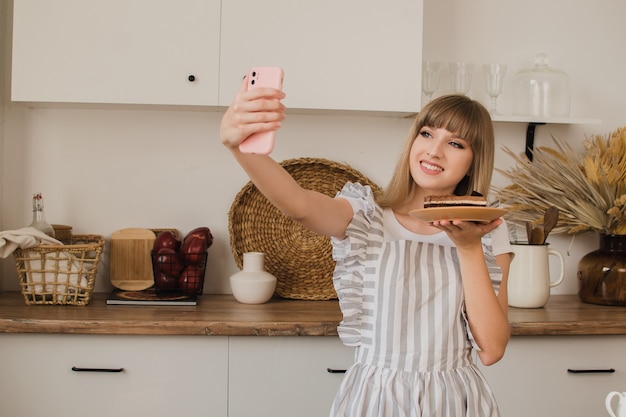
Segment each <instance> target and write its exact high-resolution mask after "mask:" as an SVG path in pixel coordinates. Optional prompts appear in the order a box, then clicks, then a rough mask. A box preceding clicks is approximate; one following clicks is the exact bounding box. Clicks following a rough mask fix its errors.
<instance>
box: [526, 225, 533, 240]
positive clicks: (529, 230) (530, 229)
mask: <svg viewBox="0 0 626 417" xmlns="http://www.w3.org/2000/svg"><path fill="white" fill-rule="evenodd" d="M526 237H527V238H528V244H529V245H532V244H533V224H532V223H531V222H526Z"/></svg>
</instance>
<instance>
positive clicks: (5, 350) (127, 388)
mask: <svg viewBox="0 0 626 417" xmlns="http://www.w3.org/2000/svg"><path fill="white" fill-rule="evenodd" d="M0 352H1V355H0V369H2V372H1V373H0V380H1V381H2V389H0V415H2V416H11V417H33V416H64V417H74V416H76V417H79V416H80V417H83V416H87V415H88V416H90V417H100V416H101V417H111V416H115V417H137V416H151V417H169V416H215V417H226V415H227V403H226V401H227V381H228V369H227V359H226V358H227V356H228V339H227V338H225V337H224V338H217V337H216V338H206V337H197V336H189V337H187V336H176V337H167V336H100V335H97V336H94V335H31V334H20V335H17V334H2V335H0ZM72 367H78V368H89V370H88V371H73V370H72ZM94 368H98V369H100V368H103V369H108V370H118V369H120V368H123V371H121V372H96V371H94Z"/></svg>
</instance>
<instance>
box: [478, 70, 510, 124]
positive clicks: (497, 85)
mask: <svg viewBox="0 0 626 417" xmlns="http://www.w3.org/2000/svg"><path fill="white" fill-rule="evenodd" d="M483 74H485V91H486V92H487V94H488V95H489V97H490V102H489V113H491V114H500V113H498V110H497V109H496V100H497V99H498V96H499V95H500V93H501V92H502V81H503V80H504V75H505V74H506V65H505V64H484V65H483Z"/></svg>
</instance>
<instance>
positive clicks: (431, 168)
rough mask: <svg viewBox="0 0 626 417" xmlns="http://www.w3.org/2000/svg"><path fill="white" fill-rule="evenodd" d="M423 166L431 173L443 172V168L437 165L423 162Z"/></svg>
mask: <svg viewBox="0 0 626 417" xmlns="http://www.w3.org/2000/svg"><path fill="white" fill-rule="evenodd" d="M422 166H423V167H424V168H426V169H429V170H431V171H443V168H441V167H439V166H437V165H431V164H429V163H428V162H422Z"/></svg>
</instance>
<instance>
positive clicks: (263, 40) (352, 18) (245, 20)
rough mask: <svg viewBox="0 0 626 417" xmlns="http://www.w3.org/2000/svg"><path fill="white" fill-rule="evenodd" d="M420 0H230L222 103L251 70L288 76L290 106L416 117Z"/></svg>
mask: <svg viewBox="0 0 626 417" xmlns="http://www.w3.org/2000/svg"><path fill="white" fill-rule="evenodd" d="M422 11H423V2H422V0H389V1H384V2H382V1H378V0H346V1H335V0H304V1H293V0H266V1H253V0H228V1H225V2H223V4H222V49H221V58H220V78H221V81H220V86H221V87H220V104H221V105H228V104H230V101H231V100H232V97H233V96H234V94H235V92H236V91H237V89H238V88H239V86H240V83H241V77H242V76H243V75H244V74H245V72H246V69H248V68H249V67H251V66H255V65H257V66H263V65H277V66H281V67H283V68H284V70H285V79H284V90H285V92H286V94H287V98H286V99H285V101H284V102H285V105H286V106H287V107H288V108H292V109H294V108H295V109H297V108H306V109H333V110H361V111H389V112H409V113H410V112H416V111H418V110H419V109H420V102H421V62H422Z"/></svg>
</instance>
